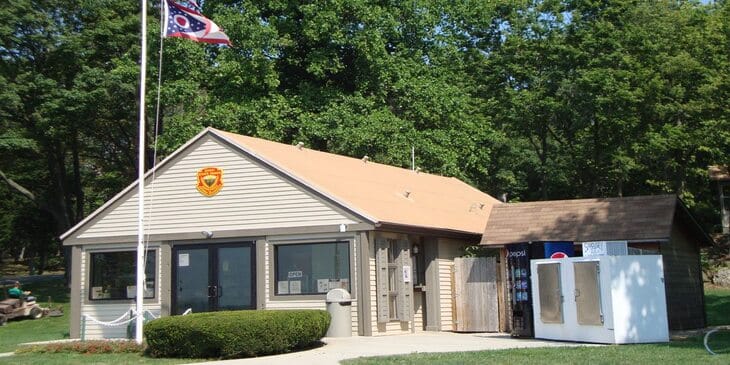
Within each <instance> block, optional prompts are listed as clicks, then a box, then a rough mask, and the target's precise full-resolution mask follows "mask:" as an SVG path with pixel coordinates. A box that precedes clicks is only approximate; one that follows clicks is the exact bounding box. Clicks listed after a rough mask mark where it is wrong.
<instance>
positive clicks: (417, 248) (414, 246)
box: [412, 244, 421, 255]
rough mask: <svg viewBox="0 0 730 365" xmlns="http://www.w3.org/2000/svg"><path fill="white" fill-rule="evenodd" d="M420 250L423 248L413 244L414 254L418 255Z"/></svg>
mask: <svg viewBox="0 0 730 365" xmlns="http://www.w3.org/2000/svg"><path fill="white" fill-rule="evenodd" d="M420 250H421V248H420V247H418V245H416V244H414V245H413V248H412V252H413V254H414V255H418V251H420Z"/></svg>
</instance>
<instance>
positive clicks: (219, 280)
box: [173, 243, 256, 314]
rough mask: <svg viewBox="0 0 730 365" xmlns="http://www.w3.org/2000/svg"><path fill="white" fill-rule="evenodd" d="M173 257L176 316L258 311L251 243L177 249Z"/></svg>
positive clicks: (253, 256)
mask: <svg viewBox="0 0 730 365" xmlns="http://www.w3.org/2000/svg"><path fill="white" fill-rule="evenodd" d="M173 257H174V260H173V261H174V265H175V269H174V270H173V272H174V275H173V282H174V285H173V286H174V288H173V290H174V294H173V297H174V303H173V307H174V311H173V312H174V313H175V314H182V313H183V312H185V311H186V310H187V309H192V311H193V313H198V312H210V311H217V310H235V309H252V308H254V307H255V305H256V292H255V288H256V284H255V254H254V250H253V244H252V243H227V244H221V245H207V246H181V247H175V248H174V249H173Z"/></svg>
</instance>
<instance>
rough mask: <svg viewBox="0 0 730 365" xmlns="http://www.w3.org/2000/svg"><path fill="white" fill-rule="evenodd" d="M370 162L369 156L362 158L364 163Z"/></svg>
mask: <svg viewBox="0 0 730 365" xmlns="http://www.w3.org/2000/svg"><path fill="white" fill-rule="evenodd" d="M368 161H370V157H368V156H367V155H365V156H363V157H362V162H368Z"/></svg>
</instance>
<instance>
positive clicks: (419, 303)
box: [413, 292, 425, 332]
mask: <svg viewBox="0 0 730 365" xmlns="http://www.w3.org/2000/svg"><path fill="white" fill-rule="evenodd" d="M413 295H414V297H413V323H414V325H413V327H414V328H415V329H416V330H415V331H416V332H423V328H424V327H425V326H424V323H423V304H424V302H425V299H424V295H423V293H421V292H414V293H413Z"/></svg>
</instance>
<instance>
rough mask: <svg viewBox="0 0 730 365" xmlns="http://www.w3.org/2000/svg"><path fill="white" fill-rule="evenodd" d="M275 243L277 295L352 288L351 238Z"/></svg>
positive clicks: (321, 292)
mask: <svg viewBox="0 0 730 365" xmlns="http://www.w3.org/2000/svg"><path fill="white" fill-rule="evenodd" d="M275 247H276V248H275V262H274V267H275V268H276V288H275V289H276V294H277V295H304V294H325V293H327V292H328V291H329V290H331V289H335V288H342V289H345V290H347V291H348V292H350V291H351V290H350V244H349V243H348V242H328V243H300V244H292V245H276V246H275Z"/></svg>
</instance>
